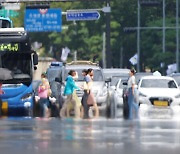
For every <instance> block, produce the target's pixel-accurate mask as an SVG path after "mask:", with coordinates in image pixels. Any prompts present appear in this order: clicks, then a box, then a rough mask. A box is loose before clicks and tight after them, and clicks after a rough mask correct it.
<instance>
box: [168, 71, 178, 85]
mask: <svg viewBox="0 0 180 154" xmlns="http://www.w3.org/2000/svg"><path fill="white" fill-rule="evenodd" d="M169 76H171V77H173V78H174V79H175V80H176V82H177V84H178V86H179V87H180V73H172V74H170V75H169Z"/></svg>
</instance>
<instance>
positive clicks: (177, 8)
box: [176, 0, 179, 72]
mask: <svg viewBox="0 0 180 154" xmlns="http://www.w3.org/2000/svg"><path fill="white" fill-rule="evenodd" d="M176 71H177V72H179V0H176Z"/></svg>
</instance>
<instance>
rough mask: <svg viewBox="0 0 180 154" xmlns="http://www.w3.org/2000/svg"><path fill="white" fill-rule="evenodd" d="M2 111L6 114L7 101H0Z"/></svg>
mask: <svg viewBox="0 0 180 154" xmlns="http://www.w3.org/2000/svg"><path fill="white" fill-rule="evenodd" d="M2 113H3V114H5V115H7V113H8V102H2Z"/></svg>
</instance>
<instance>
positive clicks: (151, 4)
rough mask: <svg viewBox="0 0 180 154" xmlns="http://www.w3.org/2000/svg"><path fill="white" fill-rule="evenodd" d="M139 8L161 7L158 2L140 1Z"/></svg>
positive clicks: (156, 0)
mask: <svg viewBox="0 0 180 154" xmlns="http://www.w3.org/2000/svg"><path fill="white" fill-rule="evenodd" d="M140 4H141V6H151V7H153V6H158V5H161V1H160V0H141V1H140Z"/></svg>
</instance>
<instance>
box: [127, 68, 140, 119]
mask: <svg viewBox="0 0 180 154" xmlns="http://www.w3.org/2000/svg"><path fill="white" fill-rule="evenodd" d="M129 76H130V77H129V79H128V106H129V119H132V118H133V109H135V112H136V117H137V118H138V108H139V106H138V103H137V102H136V101H135V95H136V94H135V93H136V90H135V84H136V80H135V70H134V69H131V70H130V72H129Z"/></svg>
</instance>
